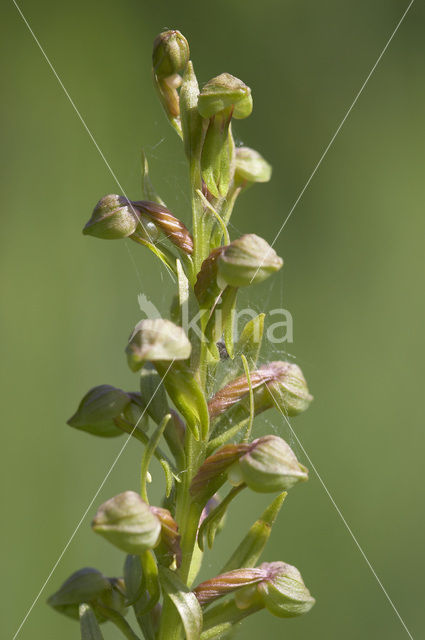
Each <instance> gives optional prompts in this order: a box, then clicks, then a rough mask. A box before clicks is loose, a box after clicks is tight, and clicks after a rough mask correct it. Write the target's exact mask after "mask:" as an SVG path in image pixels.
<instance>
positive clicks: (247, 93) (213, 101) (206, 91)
mask: <svg viewBox="0 0 425 640" xmlns="http://www.w3.org/2000/svg"><path fill="white" fill-rule="evenodd" d="M198 111H199V113H200V114H201V116H202V117H203V118H211V117H213V116H215V115H216V114H218V113H221V112H223V111H230V112H231V113H230V115H233V117H234V118H247V117H248V116H249V115H250V114H251V112H252V97H251V89H250V88H249V87H247V85H246V84H245V83H244V82H242V80H239V79H238V78H235V77H234V76H232V75H230V73H222V74H221V75H219V76H217V77H216V78H212V80H209V82H207V84H206V85H205V86H204V87H203V89H202V91H201V93H200V94H199V99H198Z"/></svg>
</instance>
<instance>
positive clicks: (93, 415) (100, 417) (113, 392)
mask: <svg viewBox="0 0 425 640" xmlns="http://www.w3.org/2000/svg"><path fill="white" fill-rule="evenodd" d="M130 403H131V397H130V396H129V395H128V394H127V393H125V392H124V391H122V390H121V389H116V388H115V387H111V386H110V385H109V384H102V385H100V386H98V387H93V389H90V391H89V392H88V393H86V395H85V396H84V398H83V399H82V400H81V402H80V405H79V407H78V409H77V411H76V413H74V415H73V416H72V417H71V418H70V419H69V420H68V424H69V426H70V427H74V428H75V429H80V430H81V431H87V432H88V433H92V434H93V435H95V436H102V437H104V438H111V437H114V436H119V435H121V434H122V431H121V430H120V429H118V427H117V426H116V425H115V423H114V418H117V417H118V416H119V415H120V414H121V413H122V412H123V411H124V410H125V409H126V407H128V406H129V405H130Z"/></svg>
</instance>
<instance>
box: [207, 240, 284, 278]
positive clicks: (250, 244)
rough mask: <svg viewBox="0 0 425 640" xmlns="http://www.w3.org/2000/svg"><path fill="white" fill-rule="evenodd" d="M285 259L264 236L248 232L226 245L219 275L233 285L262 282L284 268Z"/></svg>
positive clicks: (221, 257) (219, 263) (219, 265)
mask: <svg viewBox="0 0 425 640" xmlns="http://www.w3.org/2000/svg"><path fill="white" fill-rule="evenodd" d="M282 265H283V260H282V258H279V256H278V255H277V253H276V251H275V250H274V249H272V247H271V246H270V245H269V244H268V243H267V242H266V241H265V240H263V238H260V237H259V236H257V235H255V233H247V234H245V235H244V236H242V237H240V238H238V239H237V240H234V241H233V242H231V243H230V244H229V245H228V246H227V247H224V250H223V253H222V254H221V255H220V257H219V259H218V277H219V280H222V281H224V282H225V283H226V284H228V285H231V286H232V287H246V286H248V285H250V284H255V283H257V282H262V281H263V280H265V279H266V278H268V277H269V276H271V275H272V274H273V273H275V272H276V271H279V269H281V268H282Z"/></svg>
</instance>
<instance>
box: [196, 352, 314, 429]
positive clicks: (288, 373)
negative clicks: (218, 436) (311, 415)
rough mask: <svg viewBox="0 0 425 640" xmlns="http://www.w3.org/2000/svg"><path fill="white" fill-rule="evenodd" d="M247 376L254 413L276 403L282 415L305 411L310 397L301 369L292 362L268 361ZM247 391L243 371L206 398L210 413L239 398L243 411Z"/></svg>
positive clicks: (245, 410) (212, 415) (244, 410)
mask: <svg viewBox="0 0 425 640" xmlns="http://www.w3.org/2000/svg"><path fill="white" fill-rule="evenodd" d="M250 378H251V387H252V389H253V392H254V411H255V415H258V414H259V413H261V412H262V411H265V410H266V409H271V408H272V407H274V406H276V407H277V408H278V409H280V410H281V411H283V412H284V413H285V415H288V416H295V415H297V414H299V413H301V412H302V411H305V410H306V409H307V408H308V407H309V405H310V403H311V401H312V400H313V397H312V396H311V395H310V393H309V391H308V387H307V382H306V380H305V378H304V376H303V373H302V371H301V369H300V368H299V366H298V365H296V364H294V363H292V362H281V361H275V362H270V363H269V364H266V365H263V366H262V367H260V368H259V369H257V370H256V371H252V372H251V373H250ZM248 394H249V383H248V379H247V377H246V376H245V375H243V376H239V377H238V378H236V379H235V380H232V381H231V382H229V383H228V384H227V385H225V386H224V387H223V388H222V389H220V390H219V391H217V393H216V394H215V395H214V396H213V397H212V398H211V400H210V401H209V403H208V411H209V414H210V417H211V418H216V417H217V416H219V415H221V414H222V413H224V412H225V411H226V410H227V409H229V408H230V407H232V406H234V405H236V404H237V403H239V402H241V401H242V404H241V410H242V413H243V412H245V413H246V412H247V411H248V405H247V400H248Z"/></svg>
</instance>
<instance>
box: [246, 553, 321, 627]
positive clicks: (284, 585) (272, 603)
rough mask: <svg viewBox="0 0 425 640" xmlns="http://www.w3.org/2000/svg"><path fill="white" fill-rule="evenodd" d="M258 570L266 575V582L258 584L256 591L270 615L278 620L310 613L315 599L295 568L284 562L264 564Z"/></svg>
mask: <svg viewBox="0 0 425 640" xmlns="http://www.w3.org/2000/svg"><path fill="white" fill-rule="evenodd" d="M259 569H262V570H265V571H267V573H268V578H267V580H264V581H263V582H261V583H259V584H258V585H257V590H258V593H259V595H260V597H261V599H262V601H263V603H264V606H265V607H266V609H267V610H268V611H270V613H272V614H273V615H275V616H278V617H279V618H293V617H295V616H300V615H302V614H303V613H307V612H308V611H310V609H311V608H312V607H313V605H314V603H315V599H314V598H313V597H312V596H311V594H310V592H309V590H308V589H307V587H306V586H305V584H304V581H303V579H302V577H301V574H300V572H299V571H298V569H297V568H296V567H293V566H291V565H290V564H285V563H284V562H270V563H268V562H264V563H263V564H261V565H260V566H259Z"/></svg>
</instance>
